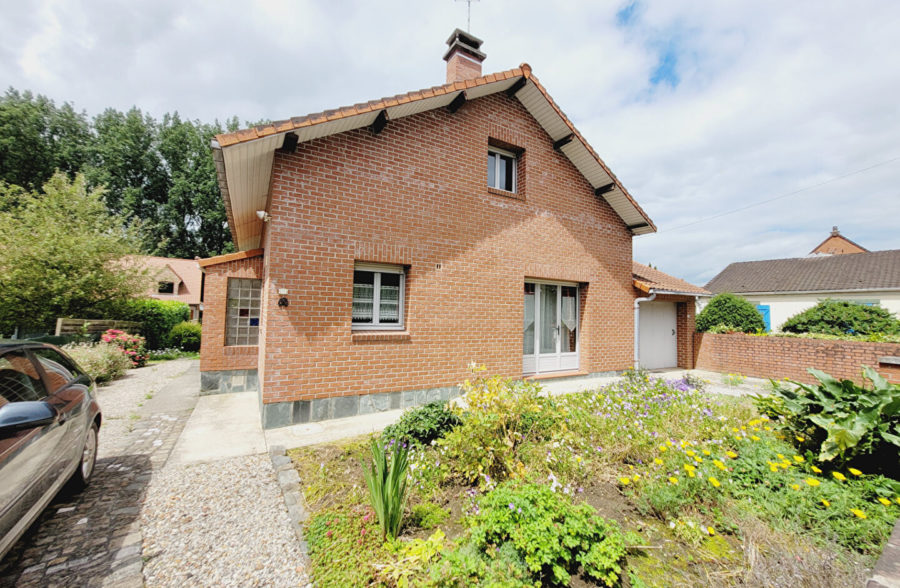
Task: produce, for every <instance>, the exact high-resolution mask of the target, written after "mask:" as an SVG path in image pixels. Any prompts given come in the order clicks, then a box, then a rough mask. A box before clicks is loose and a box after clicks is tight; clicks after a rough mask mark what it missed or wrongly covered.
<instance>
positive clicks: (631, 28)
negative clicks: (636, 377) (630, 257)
mask: <svg viewBox="0 0 900 588" xmlns="http://www.w3.org/2000/svg"><path fill="white" fill-rule="evenodd" d="M4 4H5V6H4V9H3V10H4V18H3V19H2V20H0V79H2V80H3V81H4V82H5V84H6V85H11V86H14V87H16V88H19V89H31V90H33V91H35V92H40V93H43V94H46V95H48V96H50V97H51V98H53V99H55V100H56V101H57V102H62V101H70V102H73V103H74V105H75V106H76V107H77V108H79V109H85V110H87V111H88V112H89V113H90V114H96V113H98V112H100V111H101V110H102V109H103V108H105V107H108V106H111V107H115V108H119V109H127V108H129V107H131V106H132V105H136V106H138V107H139V108H141V109H143V110H145V111H148V112H150V113H152V114H153V115H155V116H161V115H162V114H163V113H164V112H168V111H175V110H177V111H179V112H180V113H181V114H182V116H186V117H189V118H199V119H201V120H204V121H208V120H212V119H214V118H218V119H220V120H221V119H224V118H226V117H229V116H233V115H237V116H238V117H239V118H240V119H241V120H242V121H253V120H259V119H280V118H286V117H289V116H296V115H302V114H306V113H309V112H316V111H319V110H323V109H326V108H333V107H336V106H340V105H345V104H351V103H354V102H358V101H364V100H369V99H373V98H378V97H381V96H386V95H392V94H395V93H398V92H405V91H408V90H412V89H417V88H422V87H427V86H431V85H436V84H440V83H442V82H443V80H444V62H443V61H441V59H440V58H441V56H442V55H443V52H444V50H445V48H446V47H445V45H444V40H445V39H446V38H447V36H448V35H449V33H450V31H451V30H452V29H453V27H455V26H462V27H464V26H465V18H466V5H465V3H464V2H451V1H449V0H446V1H440V2H436V1H428V2H422V1H421V0H418V1H412V0H384V1H383V2H365V1H362V0H345V1H342V2H317V1H314V0H290V1H289V0H280V1H270V2H257V3H253V2H244V1H238V0H221V1H214V0H205V1H197V2H180V1H176V0H155V1H153V2H150V1H148V0H141V1H138V0H135V1H134V2H124V3H123V2H115V1H113V0H105V1H97V0H92V1H88V0H68V1H63V0H37V1H35V2H29V3H24V2H22V3H15V2H9V1H8V2H5V3H4ZM897 30H900V4H897V3H896V2H893V1H890V0H874V1H873V2H869V3H867V4H866V8H865V10H862V9H860V7H859V6H856V5H853V4H848V3H846V2H840V1H825V2H817V3H814V4H810V3H785V2H777V1H774V0H757V1H754V2H749V1H745V2H727V3H726V2H718V1H715V0H705V1H699V2H698V1H693V0H692V1H687V0H672V1H668V2H654V3H650V2H620V3H618V4H611V3H598V2H589V1H587V0H584V1H570V2H562V3H557V4H555V5H552V6H551V5H550V4H547V3H546V2H537V1H533V0H529V1H519V2H515V3H512V2H496V1H491V2H487V1H485V2H477V3H473V5H472V32H473V33H475V34H476V35H478V36H479V37H481V38H483V39H484V41H485V44H484V46H483V49H484V50H485V51H486V52H487V54H488V60H487V61H486V63H485V69H486V71H498V70H503V69H508V68H511V67H515V66H517V65H518V64H519V63H521V62H523V61H527V62H528V63H530V64H531V65H532V66H533V68H534V71H535V73H536V74H537V75H538V76H539V77H540V79H541V81H542V83H543V84H544V85H545V86H546V87H547V88H548V90H549V91H550V92H551V94H552V95H553V96H554V98H555V99H556V101H557V102H558V103H559V105H560V106H561V107H562V108H563V110H564V111H565V112H566V113H567V115H569V117H570V118H572V120H573V121H574V122H575V124H576V125H577V126H578V127H579V129H580V130H581V131H582V133H583V134H584V135H585V136H586V137H587V138H588V140H589V141H590V142H591V143H592V145H593V146H594V148H595V149H596V150H597V151H598V153H600V155H601V156H602V157H603V158H604V160H605V161H606V162H607V163H608V164H609V165H610V166H611V167H612V169H613V170H614V171H615V172H616V174H617V175H618V176H619V178H620V179H622V180H623V182H624V183H625V185H626V186H627V187H628V188H629V190H630V191H631V192H632V193H633V194H634V195H635V197H636V198H637V199H638V201H639V202H640V203H641V205H642V206H643V207H644V208H645V210H646V211H647V212H648V213H649V214H650V216H651V217H652V218H653V219H654V221H655V222H656V224H657V225H658V226H659V228H660V232H659V233H658V234H655V235H649V236H642V237H638V238H636V239H635V241H634V252H635V259H637V260H638V261H643V262H652V263H653V264H654V265H657V266H659V267H660V269H662V270H664V271H667V272H669V273H672V274H675V275H678V276H680V277H683V278H685V279H688V280H691V281H694V282H696V283H701V284H702V283H705V282H706V281H707V280H708V279H709V278H711V277H712V276H714V275H715V274H716V273H717V272H718V271H720V270H721V269H722V268H723V267H724V266H725V265H727V264H728V263H730V262H732V261H739V260H746V259H763V258H772V257H785V256H796V255H804V254H806V253H807V252H808V251H809V250H811V249H812V248H813V247H814V246H815V245H817V244H818V243H819V242H820V241H821V240H822V239H824V238H825V236H826V235H827V233H828V231H830V229H831V227H832V225H838V226H840V228H841V230H842V232H843V233H844V234H845V235H847V236H848V237H849V238H851V239H853V240H855V241H857V242H859V243H860V244H862V245H863V246H865V247H868V248H869V249H883V248H900V237H898V236H897V235H898V233H897V230H896V229H897V224H898V223H897V220H896V219H898V218H900V193H898V192H900V189H898V188H897V186H900V181H898V180H900V162H895V163H893V164H886V165H883V166H880V167H877V168H874V169H872V170H870V171H868V172H866V173H862V174H857V175H853V176H850V177H848V178H846V179H844V180H840V181H836V182H832V183H829V184H827V185H825V186H821V187H818V188H814V189H810V190H806V191H803V192H800V193H798V194H796V195H794V196H789V197H785V198H783V199H779V200H776V201H774V202H771V203H768V204H765V205H762V206H758V207H754V208H750V209H747V210H745V211H742V212H739V213H736V214H732V215H726V216H722V217H719V218H717V219H715V220H712V221H708V222H703V223H700V224H696V225H692V226H689V227H686V228H683V229H676V228H677V227H681V226H683V225H686V224H688V223H691V222H694V221H696V220H698V219H702V218H706V217H709V216H713V215H717V214H720V213H723V212H728V211H731V210H734V209H737V208H741V207H743V206H746V205H747V204H749V203H753V202H758V201H761V200H766V199H769V198H772V197H775V196H779V195H782V194H786V193H788V192H792V191H795V190H798V189H800V188H804V187H807V186H812V185H815V184H818V183H821V182H822V181H824V180H827V179H829V178H833V177H836V176H840V175H843V174H847V173H849V172H853V171H854V170H858V169H861V168H865V167H868V166H871V165H872V164H875V163H878V162H880V161H885V160H888V159H890V158H892V157H896V156H900V102H898V101H897V99H896V97H897V95H898V94H900V52H897V51H896V40H895V37H896V34H895V32H896V31H897Z"/></svg>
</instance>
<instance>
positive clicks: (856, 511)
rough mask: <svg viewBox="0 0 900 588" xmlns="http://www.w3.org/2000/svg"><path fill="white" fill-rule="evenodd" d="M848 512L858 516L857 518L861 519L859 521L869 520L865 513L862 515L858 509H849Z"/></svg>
mask: <svg viewBox="0 0 900 588" xmlns="http://www.w3.org/2000/svg"><path fill="white" fill-rule="evenodd" d="M850 512H852V513H853V514H855V515H856V516H858V517H859V518H861V519H867V518H869V517H867V516H866V513H864V512H863V511H861V510H859V509H858V508H851V509H850Z"/></svg>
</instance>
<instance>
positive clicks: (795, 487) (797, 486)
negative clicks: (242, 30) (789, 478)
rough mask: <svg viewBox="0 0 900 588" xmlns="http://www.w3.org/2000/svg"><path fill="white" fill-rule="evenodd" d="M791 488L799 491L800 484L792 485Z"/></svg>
mask: <svg viewBox="0 0 900 588" xmlns="http://www.w3.org/2000/svg"><path fill="white" fill-rule="evenodd" d="M791 488H793V489H794V490H799V489H800V484H791Z"/></svg>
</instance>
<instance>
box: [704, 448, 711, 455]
mask: <svg viewBox="0 0 900 588" xmlns="http://www.w3.org/2000/svg"><path fill="white" fill-rule="evenodd" d="M703 455H711V454H710V452H709V449H704V450H703Z"/></svg>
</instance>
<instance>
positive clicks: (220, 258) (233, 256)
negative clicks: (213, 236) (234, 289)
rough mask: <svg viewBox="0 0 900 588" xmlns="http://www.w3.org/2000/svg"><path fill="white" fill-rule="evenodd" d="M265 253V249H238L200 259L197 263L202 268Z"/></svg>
mask: <svg viewBox="0 0 900 588" xmlns="http://www.w3.org/2000/svg"><path fill="white" fill-rule="evenodd" d="M263 253H264V250H263V249H250V250H248V251H238V252H237V253H226V254H225V255H216V256H215V257H207V258H206V259H198V260H197V265H198V266H199V267H201V268H204V267H209V266H211V265H219V264H220V263H228V262H229V261H240V260H241V259H250V258H251V257H259V256H260V255H262V254H263Z"/></svg>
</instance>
